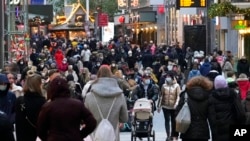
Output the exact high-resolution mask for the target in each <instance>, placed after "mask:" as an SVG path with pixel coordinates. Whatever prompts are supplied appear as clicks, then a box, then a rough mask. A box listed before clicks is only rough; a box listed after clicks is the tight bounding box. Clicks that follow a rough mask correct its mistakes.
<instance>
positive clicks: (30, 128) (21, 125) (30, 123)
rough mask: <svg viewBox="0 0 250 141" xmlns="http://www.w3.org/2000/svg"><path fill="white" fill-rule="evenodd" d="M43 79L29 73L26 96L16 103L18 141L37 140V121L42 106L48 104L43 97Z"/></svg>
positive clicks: (24, 88)
mask: <svg viewBox="0 0 250 141" xmlns="http://www.w3.org/2000/svg"><path fill="white" fill-rule="evenodd" d="M41 85H42V77H41V76H40V75H38V74H35V72H32V71H28V74H27V76H26V80H25V85H24V87H23V91H24V96H20V97H18V99H17V101H16V106H15V108H16V139H17V141H35V140H36V138H37V132H36V128H37V119H38V115H39V112H40V110H41V107H42V105H43V104H44V103H45V102H46V99H45V97H43V96H42V89H41Z"/></svg>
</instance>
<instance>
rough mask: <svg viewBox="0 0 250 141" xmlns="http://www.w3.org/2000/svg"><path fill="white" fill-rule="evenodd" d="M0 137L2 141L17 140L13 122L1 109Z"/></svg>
mask: <svg viewBox="0 0 250 141" xmlns="http://www.w3.org/2000/svg"><path fill="white" fill-rule="evenodd" d="M0 137H1V141H15V139H14V134H13V128H12V124H11V122H10V120H9V119H8V117H7V115H6V114H5V113H4V112H2V111H0Z"/></svg>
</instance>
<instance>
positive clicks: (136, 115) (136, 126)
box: [131, 98, 155, 141]
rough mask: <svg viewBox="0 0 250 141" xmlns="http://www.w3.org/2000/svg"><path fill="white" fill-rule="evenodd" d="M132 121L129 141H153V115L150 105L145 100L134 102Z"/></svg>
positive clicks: (148, 101)
mask: <svg viewBox="0 0 250 141" xmlns="http://www.w3.org/2000/svg"><path fill="white" fill-rule="evenodd" d="M132 116H133V121H132V130H131V141H136V138H137V137H138V138H140V139H141V138H147V139H148V141H150V137H153V141H155V131H154V130H152V128H153V113H152V103H151V102H150V100H148V99H146V98H141V99H138V100H136V102H135V104H134V108H133V114H132Z"/></svg>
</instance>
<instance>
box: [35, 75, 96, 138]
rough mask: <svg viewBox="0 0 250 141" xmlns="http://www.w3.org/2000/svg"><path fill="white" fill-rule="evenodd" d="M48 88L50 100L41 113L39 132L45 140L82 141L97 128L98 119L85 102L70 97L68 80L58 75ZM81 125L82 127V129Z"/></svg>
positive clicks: (40, 136)
mask: <svg viewBox="0 0 250 141" xmlns="http://www.w3.org/2000/svg"><path fill="white" fill-rule="evenodd" d="M50 85H51V86H53V87H49V89H48V92H47V93H48V95H49V96H50V100H51V101H50V102H48V103H46V104H45V105H44V106H43V107H42V110H41V112H40V114H39V118H38V122H37V134H38V136H39V138H41V140H44V141H82V140H83V138H84V137H86V136H87V135H88V134H90V133H91V132H92V131H93V130H94V129H95V128H96V125H97V124H96V119H95V118H94V117H93V115H92V113H91V112H90V111H89V110H88V109H87V108H86V107H85V106H84V104H83V103H82V102H81V101H79V100H77V99H73V98H71V97H70V90H69V86H68V83H67V80H66V79H64V78H62V77H60V76H58V77H56V78H54V79H53V80H52V82H51V83H50ZM80 126H81V127H82V128H81V129H80Z"/></svg>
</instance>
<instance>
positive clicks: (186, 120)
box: [175, 93, 191, 133]
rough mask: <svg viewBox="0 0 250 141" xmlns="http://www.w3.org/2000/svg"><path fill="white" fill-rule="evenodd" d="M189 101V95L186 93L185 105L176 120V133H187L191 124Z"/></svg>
mask: <svg viewBox="0 0 250 141" xmlns="http://www.w3.org/2000/svg"><path fill="white" fill-rule="evenodd" d="M187 101H188V95H187V93H185V100H184V102H185V103H184V105H183V106H182V108H181V110H180V111H179V113H178V114H177V116H176V118H175V121H176V132H180V133H185V132H186V131H187V129H188V128H189V126H190V124H191V113H190V109H189V106H188V102H187Z"/></svg>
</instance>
